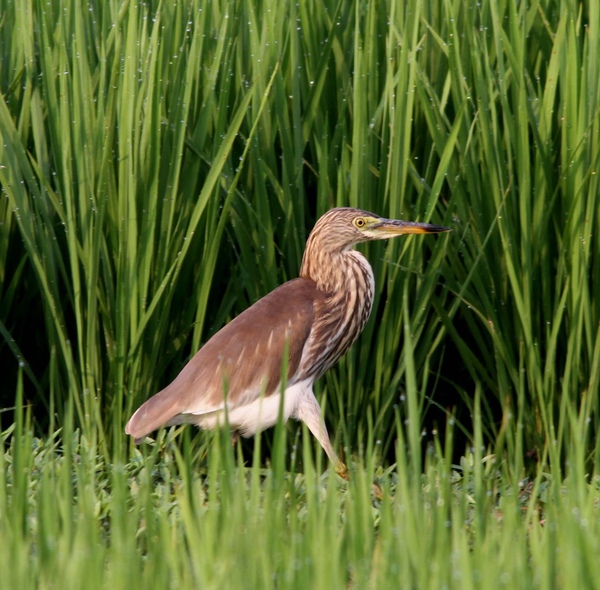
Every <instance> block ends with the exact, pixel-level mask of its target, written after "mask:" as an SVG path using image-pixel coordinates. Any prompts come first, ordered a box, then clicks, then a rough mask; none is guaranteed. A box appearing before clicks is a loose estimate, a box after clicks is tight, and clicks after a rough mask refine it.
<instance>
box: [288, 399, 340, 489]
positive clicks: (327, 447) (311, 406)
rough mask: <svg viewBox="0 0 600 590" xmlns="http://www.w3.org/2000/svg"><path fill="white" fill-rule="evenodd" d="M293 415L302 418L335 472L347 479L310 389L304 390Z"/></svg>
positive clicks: (319, 408) (317, 403)
mask: <svg viewBox="0 0 600 590" xmlns="http://www.w3.org/2000/svg"><path fill="white" fill-rule="evenodd" d="M295 417H296V418H297V419H298V420H302V422H304V424H306V426H307V427H308V429H309V430H310V431H311V432H312V434H313V436H314V437H315V438H316V439H317V440H318V441H319V443H320V445H321V446H322V447H323V450H324V451H325V453H327V457H329V460H330V461H331V462H332V463H333V465H335V472H336V473H337V474H338V475H339V476H340V477H342V478H343V479H346V480H347V479H348V477H349V472H348V468H347V467H346V465H345V464H344V462H343V461H341V460H340V458H339V457H338V456H337V453H336V452H335V451H334V450H333V447H332V446H331V441H330V440H329V434H328V433H327V427H326V426H325V422H324V421H323V417H322V416H321V407H320V406H319V402H318V401H317V399H316V398H315V396H314V394H313V392H312V390H309V391H307V392H306V395H304V396H303V397H302V399H301V400H300V402H299V403H298V407H297V408H296V411H295Z"/></svg>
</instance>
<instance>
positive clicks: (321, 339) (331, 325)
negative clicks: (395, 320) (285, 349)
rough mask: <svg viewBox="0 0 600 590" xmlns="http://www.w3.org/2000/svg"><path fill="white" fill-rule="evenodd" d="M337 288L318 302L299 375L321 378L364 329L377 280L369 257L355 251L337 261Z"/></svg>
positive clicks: (371, 306) (330, 290)
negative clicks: (367, 258) (368, 259)
mask: <svg viewBox="0 0 600 590" xmlns="http://www.w3.org/2000/svg"><path fill="white" fill-rule="evenodd" d="M337 270H338V276H337V277H336V280H335V282H334V283H335V287H334V288H330V289H329V290H328V293H327V296H326V297H324V298H323V299H322V301H320V302H318V304H317V306H316V309H315V318H314V322H313V328H312V330H311V333H310V336H309V338H308V341H307V343H306V346H305V348H304V352H303V355H302V360H301V363H300V375H301V376H302V377H304V376H311V377H312V378H313V379H315V380H316V379H318V378H319V377H320V376H321V375H323V373H325V371H327V370H328V369H329V368H330V367H331V366H333V365H334V364H335V363H336V362H337V361H338V359H339V358H340V357H341V356H342V355H343V354H344V353H345V352H346V351H347V350H348V348H349V347H350V346H351V345H352V343H353V342H354V341H355V340H356V339H357V338H358V336H359V335H360V333H361V332H362V330H363V328H364V327H365V324H366V323H367V320H368V319H369V316H370V315H371V309H372V308H373V294H374V291H375V280H374V277H373V271H372V269H371V266H370V265H369V263H368V262H367V260H366V258H364V256H362V254H360V253H359V252H357V251H355V250H350V251H348V252H346V253H345V256H344V259H343V261H342V262H339V261H338V265H337Z"/></svg>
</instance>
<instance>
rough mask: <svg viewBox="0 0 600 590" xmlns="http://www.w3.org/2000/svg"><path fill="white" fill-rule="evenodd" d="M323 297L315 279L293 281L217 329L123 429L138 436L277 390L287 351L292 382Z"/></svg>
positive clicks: (237, 404) (230, 407)
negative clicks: (319, 302) (316, 309)
mask: <svg viewBox="0 0 600 590" xmlns="http://www.w3.org/2000/svg"><path fill="white" fill-rule="evenodd" d="M323 297H324V295H323V293H321V292H320V291H319V290H318V289H317V288H316V285H315V283H314V282H313V281H310V280H308V279H302V278H299V279H294V280H292V281H289V282H287V283H285V284H283V285H281V286H280V287H278V288H277V289H275V290H274V291H272V292H271V293H269V294H268V295H266V296H265V297H263V298H262V299H260V300H259V301H257V302H256V303H255V304H254V305H252V306H251V307H249V308H248V309H247V310H246V311H244V312H243V313H242V314H240V315H239V316H237V317H236V318H235V319H234V320H232V321H231V322H230V323H229V324H227V325H226V326H225V327H224V328H222V329H221V330H220V331H219V332H217V333H216V334H215V335H214V336H213V337H212V338H211V339H210V340H209V341H208V342H207V343H206V344H205V345H204V346H203V347H202V348H201V349H200V350H199V351H198V352H197V353H196V354H195V355H194V357H193V358H192V359H191V360H190V361H189V362H188V364H187V365H186V366H185V367H184V368H183V370H182V371H181V373H179V375H178V376H177V378H176V379H175V380H174V381H173V382H172V383H171V384H170V385H168V386H167V387H165V389H163V390H162V391H160V392H159V393H157V394H156V395H155V396H153V397H151V398H150V399H149V400H148V401H147V402H146V403H144V404H143V405H142V406H141V407H140V408H139V409H138V410H137V411H136V412H135V414H133V416H132V417H131V419H130V420H129V422H128V423H127V426H126V428H125V432H126V433H127V434H130V435H132V436H133V437H134V438H136V439H139V438H142V437H144V436H146V434H148V433H150V432H152V431H153V430H156V429H157V428H159V427H160V426H163V425H165V424H167V423H171V424H175V423H181V422H186V421H187V420H186V419H185V417H184V416H181V419H178V416H180V415H182V414H184V415H185V414H196V415H199V414H206V413H209V412H215V411H218V410H222V409H223V408H224V406H225V395H224V392H225V391H227V407H228V409H233V408H235V407H239V406H242V405H245V404H247V403H249V402H251V401H253V400H254V399H256V398H257V397H258V396H259V395H261V394H262V393H263V392H264V395H265V396H269V395H272V394H273V392H275V391H277V389H278V387H279V384H280V382H281V371H282V366H283V361H284V354H285V351H286V349H287V351H288V382H289V383H293V382H294V381H295V380H297V379H298V375H296V373H297V371H298V367H299V364H300V359H301V357H302V350H303V348H304V345H305V343H306V340H307V339H308V336H309V334H310V331H311V328H312V325H313V316H314V309H315V305H316V304H317V303H318V301H319V300H320V299H322V298H323Z"/></svg>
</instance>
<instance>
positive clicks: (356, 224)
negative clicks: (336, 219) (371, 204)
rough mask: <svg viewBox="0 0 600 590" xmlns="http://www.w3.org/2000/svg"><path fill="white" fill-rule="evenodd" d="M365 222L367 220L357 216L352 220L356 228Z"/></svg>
mask: <svg viewBox="0 0 600 590" xmlns="http://www.w3.org/2000/svg"><path fill="white" fill-rule="evenodd" d="M366 224H367V222H366V221H365V220H364V219H363V218H362V217H357V218H356V219H355V220H354V225H355V226H356V227H358V228H361V227H365V225H366Z"/></svg>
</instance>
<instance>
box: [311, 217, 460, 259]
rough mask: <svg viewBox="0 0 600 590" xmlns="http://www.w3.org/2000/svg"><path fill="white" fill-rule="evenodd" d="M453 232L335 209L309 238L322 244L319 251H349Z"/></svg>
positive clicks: (322, 220) (433, 226) (426, 225)
mask: <svg viewBox="0 0 600 590" xmlns="http://www.w3.org/2000/svg"><path fill="white" fill-rule="evenodd" d="M447 231H450V229H449V228H447V227H442V226H441V225H433V224H430V223H418V222H414V221H401V220H399V219H385V218H383V217H379V215H375V214H374V213H369V212H368V211H363V210H361V209H354V208H352V207H338V208H337V209H331V210H330V211H328V212H327V213H325V215H323V216H322V217H321V218H320V219H319V220H318V221H317V223H316V224H315V227H314V229H313V231H312V232H311V235H310V237H309V241H310V240H311V238H312V239H316V240H318V245H319V248H328V249H332V250H346V249H348V248H350V247H352V246H353V245H354V244H358V243H360V242H369V241H371V240H387V239H389V238H395V237H397V236H402V235H406V234H438V233H442V232H447Z"/></svg>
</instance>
